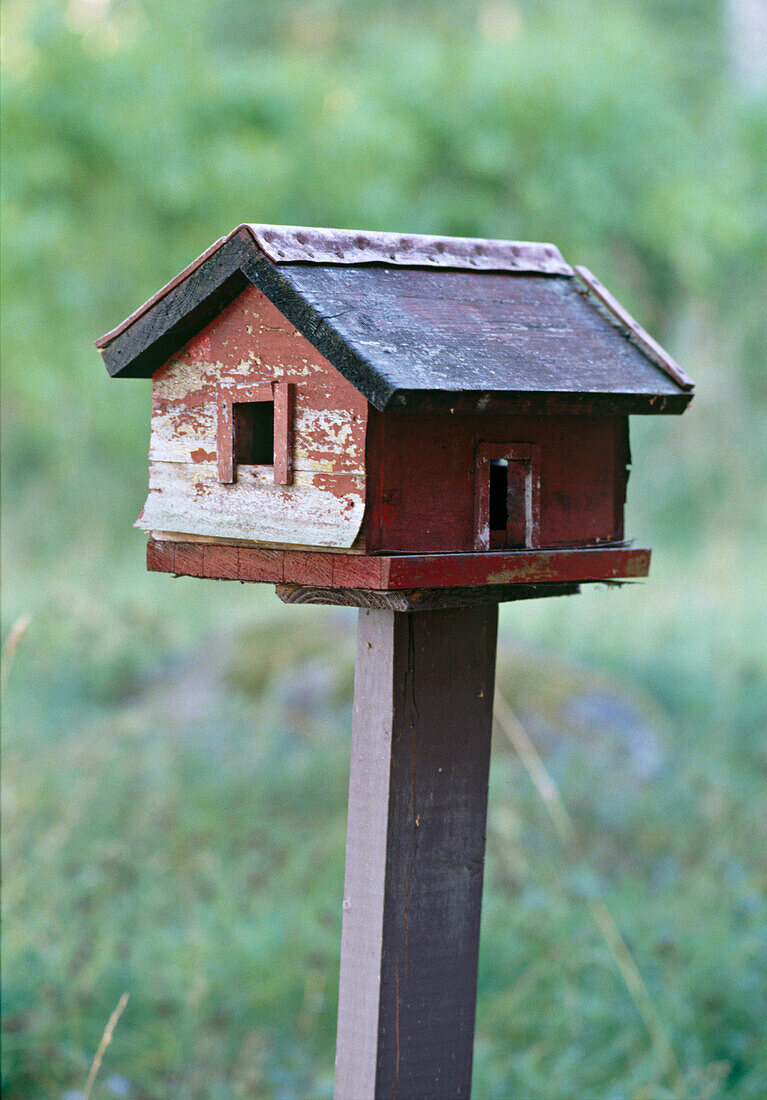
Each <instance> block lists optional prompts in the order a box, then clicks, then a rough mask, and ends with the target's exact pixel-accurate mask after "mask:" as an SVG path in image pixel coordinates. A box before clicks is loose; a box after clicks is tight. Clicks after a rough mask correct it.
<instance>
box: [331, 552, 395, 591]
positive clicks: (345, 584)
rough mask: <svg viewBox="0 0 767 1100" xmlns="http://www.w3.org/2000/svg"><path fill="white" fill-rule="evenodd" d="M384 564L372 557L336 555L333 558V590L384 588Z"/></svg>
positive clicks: (380, 559) (364, 555)
mask: <svg viewBox="0 0 767 1100" xmlns="http://www.w3.org/2000/svg"><path fill="white" fill-rule="evenodd" d="M384 569H385V562H384V561H383V559H382V558H378V557H375V556H372V555H370V556H369V555H367V554H359V555H357V556H352V555H347V554H336V555H334V557H333V587H334V588H385V587H386V585H385V583H384V581H383V570H384Z"/></svg>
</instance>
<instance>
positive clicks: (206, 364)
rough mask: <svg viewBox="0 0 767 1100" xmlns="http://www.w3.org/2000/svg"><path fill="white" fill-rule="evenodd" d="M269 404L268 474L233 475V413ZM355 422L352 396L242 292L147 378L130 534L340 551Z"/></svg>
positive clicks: (355, 530) (358, 433) (345, 533)
mask: <svg viewBox="0 0 767 1100" xmlns="http://www.w3.org/2000/svg"><path fill="white" fill-rule="evenodd" d="M271 399H273V400H274V402H275V460H276V461H275V464H274V466H273V467H272V466H269V467H266V466H265V467H256V466H253V467H248V466H238V467H237V469H235V466H234V461H233V452H232V404H233V402H235V401H240V402H242V401H252V400H271ZM366 421H367V403H366V402H365V400H364V399H363V398H362V397H361V396H360V395H359V393H358V392H357V391H356V390H355V389H354V387H353V386H351V385H350V384H349V383H348V382H347V381H345V379H343V378H342V377H341V375H339V373H338V372H337V371H336V370H335V369H334V368H333V367H332V366H331V365H330V364H329V363H328V362H327V361H326V360H324V359H323V358H322V356H321V355H319V354H318V353H317V352H316V351H315V349H314V348H313V347H312V345H311V344H310V343H309V342H308V341H307V340H306V339H305V338H304V337H303V336H301V335H300V334H299V333H297V332H296V330H295V328H294V327H293V326H292V325H291V324H290V323H289V322H288V321H287V320H286V319H285V318H284V317H283V316H282V315H281V314H280V313H279V312H278V311H277V310H276V309H275V308H274V306H273V305H272V303H271V302H270V301H269V300H268V299H267V298H265V296H264V295H263V294H262V293H261V292H260V291H259V290H257V289H256V288H254V287H248V288H246V289H245V290H244V291H243V292H242V293H241V294H240V295H239V296H238V297H237V298H236V299H235V300H234V301H233V302H231V303H230V304H229V305H228V306H227V308H225V309H224V310H223V311H222V312H221V314H220V315H219V316H218V317H217V318H216V319H215V320H214V321H213V322H212V323H211V324H210V325H208V326H207V327H206V328H205V329H204V330H203V331H201V332H200V333H198V334H197V335H196V336H195V337H194V338H193V339H192V340H190V341H189V342H188V343H187V345H186V346H185V347H184V348H183V349H182V350H181V351H180V352H179V353H178V354H177V355H175V356H173V357H172V358H171V359H170V360H169V361H168V362H167V363H166V364H165V365H164V366H163V367H162V368H161V369H160V370H158V371H157V372H156V373H155V376H154V379H153V403H152V426H151V442H150V452H149V455H150V460H151V466H150V492H149V498H148V500H147V503H146V505H145V507H144V511H143V515H142V517H141V519H140V520H139V525H140V526H142V527H143V528H145V529H147V530H154V529H157V530H167V531H185V532H187V533H189V534H190V535H199V536H207V537H215V536H216V535H218V536H220V537H222V538H228V539H247V540H251V541H256V542H266V543H272V544H274V543H276V544H278V545H279V544H294V545H303V546H319V547H331V546H334V547H338V548H343V549H345V548H347V547H350V546H352V545H353V543H354V542H355V540H356V539H357V536H358V534H359V531H360V527H361V524H362V517H363V514H364V501H365V464H364V453H365V426H366ZM214 463H215V464H216V467H215V468H216V469H217V478H216V480H218V481H219V482H220V484H219V486H218V488H217V487H216V485H215V484H214V481H213V478H212V476H211V472H212V470H213V469H214V467H213V464H214ZM269 480H271V481H272V482H273V484H272V486H271V492H270V491H269V489H270V487H269V486H268V484H267V482H268V481H269ZM275 489H277V490H279V491H278V492H277V493H276V494H275V491H274V490H275Z"/></svg>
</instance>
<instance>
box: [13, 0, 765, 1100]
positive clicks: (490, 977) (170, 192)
mask: <svg viewBox="0 0 767 1100" xmlns="http://www.w3.org/2000/svg"><path fill="white" fill-rule="evenodd" d="M760 20H761V24H760ZM2 22H3V27H2V32H3V33H2V46H3V52H4V58H3V81H4V88H3V115H4V117H3V132H2V140H3V145H4V148H3V172H2V187H3V204H2V233H3V250H2V263H3V294H4V305H3V333H2V336H3V372H4V379H3V439H2V444H3V464H2V476H3V567H4V581H5V583H4V593H3V597H4V598H3V612H2V615H3V638H5V639H8V637H9V633H10V632H11V630H12V627H13V625H14V624H19V623H20V620H22V621H21V624H20V625H18V628H17V631H16V635H15V641H14V637H12V638H11V641H10V642H6V666H5V673H6V676H7V685H6V692H5V697H4V701H3V712H4V746H3V765H4V767H3V772H4V779H3V781H4V792H3V813H4V819H3V848H4V858H5V876H6V880H5V887H4V891H3V904H4V918H5V924H4V927H5V934H4V943H3V964H4V965H3V999H4V1005H3V1027H4V1031H3V1044H2V1056H3V1071H2V1072H3V1088H4V1091H5V1095H7V1097H8V1100H12V1098H22V1097H23V1098H25V1100H29V1098H37V1097H67V1098H69V1100H72V1098H74V1097H77V1096H79V1095H81V1090H82V1088H83V1084H84V1081H85V1077H86V1074H87V1071H88V1067H89V1065H90V1063H91V1059H92V1057H93V1054H94V1051H95V1049H96V1046H97V1044H98V1040H99V1037H100V1036H101V1033H102V1030H103V1028H104V1026H105V1023H106V1021H107V1018H108V1016H109V1014H110V1012H111V1011H112V1009H113V1008H114V1007H115V1005H116V1003H117V1001H118V998H119V997H120V995H121V994H122V993H123V992H124V991H128V992H129V993H130V1001H129V1003H128V1006H127V1009H126V1010H125V1013H124V1015H123V1016H122V1018H121V1020H120V1021H119V1023H118V1025H117V1028H116V1031H115V1036H114V1040H113V1042H112V1044H111V1046H110V1047H109V1048H108V1050H107V1052H106V1055H105V1060H104V1065H103V1068H102V1070H101V1073H100V1075H99V1078H98V1082H97V1085H96V1087H95V1089H94V1092H93V1096H99V1097H111V1096H121V1097H123V1096H124V1097H130V1098H138V1097H151V1098H155V1097H157V1098H165V1097H170V1098H198V1097H199V1098H230V1097H265V1098H266V1097H269V1098H276V1100H294V1098H296V1100H302V1098H305V1097H318V1098H320V1097H330V1096H331V1095H332V1075H333V1046H334V1029H335V1009H336V996H337V994H336V984H337V972H338V953H339V943H340V924H341V909H340V899H341V891H342V882H343V845H344V829H345V821H344V815H345V799H346V783H347V770H348V743H349V727H350V713H351V710H350V707H351V690H352V676H353V635H354V615H353V613H346V612H344V611H342V610H338V611H333V612H331V611H323V610H322V609H319V608H294V609H287V608H284V607H282V606H281V605H280V604H278V601H277V600H276V599H275V597H274V595H273V593H272V592H271V590H270V589H269V588H266V587H264V588H263V589H261V588H259V587H256V586H253V587H241V586H239V585H230V584H226V583H221V584H213V583H212V582H208V583H202V582H199V581H193V580H186V579H185V580H173V579H172V578H170V577H166V576H159V575H151V576H150V575H148V574H146V572H145V571H144V562H143V554H144V537H143V535H141V534H140V533H139V532H137V531H135V530H133V529H132V527H131V524H132V522H133V520H134V519H135V517H136V515H137V513H138V510H139V508H140V506H141V504H142V503H143V498H144V493H145V487H146V450H147V442H148V421H149V409H150V392H149V390H150V387H149V385H148V384H147V383H145V382H141V381H125V382H115V381H110V380H109V379H107V376H106V373H105V371H104V369H103V366H102V365H101V363H100V361H99V357H98V355H97V353H96V352H95V350H94V348H93V343H92V342H93V340H94V338H95V337H96V336H98V335H99V334H100V333H102V332H104V331H105V330H107V329H109V328H110V327H111V326H112V325H114V324H115V323H117V322H118V321H119V320H121V319H122V318H123V317H124V316H125V315H126V314H127V313H129V312H130V311H131V310H132V309H134V308H135V307H136V306H137V305H138V304H139V303H140V302H142V301H143V300H144V299H145V298H147V297H148V296H149V295H150V294H151V293H153V292H154V291H155V290H156V289H157V288H158V287H159V286H161V285H162V284H163V283H164V282H166V281H167V280H168V279H169V278H170V277H171V276H172V275H173V274H175V273H176V272H177V271H178V270H180V269H181V268H182V267H183V266H185V265H186V264H187V263H188V262H189V261H190V260H191V259H193V258H194V257H195V256H196V255H197V254H198V253H199V252H201V251H202V250H203V249H204V248H205V247H207V245H208V244H210V243H211V242H212V241H213V240H214V239H216V238H217V237H219V236H221V235H222V234H223V233H225V232H228V231H229V230H230V229H231V228H232V227H233V226H234V225H236V224H237V223H239V222H241V221H246V220H248V221H271V222H285V223H290V224H296V223H299V224H300V223H304V224H310V225H331V226H350V227H365V228H375V229H390V230H405V231H414V232H427V233H448V234H469V235H475V234H476V235H488V236H502V237H513V238H514V237H515V238H520V239H530V240H553V241H554V242H556V244H558V245H559V246H560V247H561V249H562V251H563V253H564V255H565V257H566V258H567V259H569V260H571V261H572V262H581V263H585V264H587V265H588V266H589V267H591V269H592V270H593V271H595V272H596V274H597V275H598V276H599V277H600V278H601V279H603V280H604V281H605V282H606V284H607V285H608V286H609V287H610V289H611V290H613V291H614V292H615V293H616V294H617V295H618V296H619V297H620V299H621V300H622V301H623V302H624V303H625V304H626V306H627V307H628V308H629V309H630V310H631V312H632V313H634V314H635V316H637V317H638V318H639V319H640V321H642V322H643V323H644V324H645V325H646V327H648V328H649V329H650V330H651V331H652V332H653V334H654V335H656V336H657V337H658V338H659V339H660V340H661V342H662V343H664V344H665V346H667V347H668V348H669V350H670V351H671V352H672V354H674V355H675V356H676V357H677V358H678V359H679V361H680V362H681V363H682V364H683V366H684V367H685V368H686V369H687V370H688V371H689V372H690V373H691V374H692V375H693V376H694V377H695V378H696V381H697V382H698V391H697V396H696V398H695V400H694V402H693V405H692V407H691V409H690V411H689V412H688V413H687V414H686V415H685V416H684V417H683V418H682V419H681V420H679V419H676V418H672V417H668V418H662V419H660V418H659V419H646V420H643V419H642V418H635V420H634V421H633V422H632V443H633V452H634V466H635V473H634V477H633V480H632V481H631V483H630V485H629V501H628V528H629V531H630V533H631V534H633V535H634V536H635V537H636V538H637V540H638V541H639V542H640V543H641V544H644V545H651V546H653V548H654V558H653V568H652V574H651V578H650V581H649V582H648V583H647V584H642V585H637V586H636V587H632V588H630V589H624V590H621V591H618V592H616V591H612V590H606V589H602V588H594V589H591V590H589V591H587V592H585V593H584V594H582V595H580V596H578V597H576V598H572V599H568V600H551V601H539V602H533V603H525V604H520V605H518V606H508V607H506V608H505V609H504V610H503V613H502V628H501V655H500V659H499V682H500V686H501V688H502V690H503V691H504V694H505V695H506V697H507V698H508V699H509V701H510V702H511V704H512V706H513V707H514V708H515V710H516V712H517V714H518V715H519V716H520V718H521V719H522V721H523V722H524V723H525V726H526V728H527V729H528V731H529V733H530V736H531V738H532V739H533V741H534V743H535V745H536V746H537V748H538V750H539V751H540V753H541V754H542V756H543V758H544V761H545V764H546V767H547V768H548V769H549V771H550V772H551V774H552V776H553V777H554V779H555V780H556V782H557V784H558V785H559V788H560V790H561V793H562V797H563V799H564V802H565V804H566V806H567V807H568V810H569V812H570V813H571V815H572V817H573V819H574V821H575V825H576V828H577V830H578V832H579V835H580V837H581V845H582V856H581V858H579V859H578V860H573V859H572V858H570V857H567V856H566V855H564V854H563V853H562V851H561V850H560V848H559V846H558V843H557V840H556V836H555V833H554V831H553V829H552V826H551V822H550V821H549V818H548V817H547V815H546V810H545V807H544V805H543V803H542V802H541V800H540V798H539V797H538V795H537V793H536V790H535V788H534V787H533V785H532V784H531V782H530V780H529V777H528V775H527V773H526V772H525V770H524V768H523V766H522V764H521V763H520V761H519V759H518V758H517V757H516V755H515V754H514V751H513V749H512V747H511V745H510V744H509V743H504V741H503V738H499V739H498V743H497V744H496V745H495V747H494V758H493V767H492V775H491V799H490V811H489V822H488V862H487V870H486V895H485V908H484V916H483V930H482V947H481V957H480V983H479V1004H478V1021H477V1044H476V1055H475V1074H474V1095H475V1097H476V1098H477V1100H490V1098H504V1100H505V1098H507V1097H508V1098H511V1097H524V1098H528V1097H530V1098H539V1097H540V1098H571V1097H578V1098H579V1097H609V1098H616V1100H617V1098H622V1097H632V1098H634V1097H635V1098H647V1100H649V1098H663V1097H670V1096H675V1097H676V1096H679V1097H681V1096H686V1097H699V1098H703V1097H718V1096H728V1097H730V1096H731V1097H737V1098H739V1100H745V1098H747V1097H748V1098H755V1100H756V1098H763V1097H764V1096H765V1094H767V1039H766V1038H765V1019H766V1018H767V899H766V890H765V887H766V886H767V675H766V674H767V624H766V622H765V596H767V591H766V589H767V581H766V579H765V578H766V577H767V569H766V568H765V564H766V556H765V551H764V545H765V535H766V534H767V518H766V516H767V509H765V493H766V492H767V427H766V425H767V417H766V416H765V413H766V412H767V369H766V367H767V363H766V362H765V346H766V345H767V309H765V302H767V263H766V260H767V93H766V91H765V76H766V75H767V74H766V73H765V60H764V59H765V55H767V46H766V47H765V49H761V48H760V39H759V28H760V26H761V28H762V32H763V33H764V23H765V12H764V5H763V4H761V3H760V2H758V0H752V2H749V0H727V2H725V0H633V2H628V0H611V2H610V3H598V2H597V3H595V2H591V3H587V2H586V0H550V2H546V3H542V2H535V0H515V2H511V0H486V2H483V3H475V2H471V0H465V2H461V0H453V2H451V3H448V4H445V3H440V2H439V0H410V2H409V3H407V4H405V3H402V4H398V3H393V2H389V3H383V2H380V0H355V2H353V3H352V2H345V0H323V2H321V3H293V2H286V0H283V2H282V3H276V2H261V3H257V4H254V3H247V2H246V0H220V2H218V3H215V4H211V3H204V2H202V0H186V2H185V3H183V4H182V3H168V2H167V0H166V2H165V3H160V2H159V0H68V2H67V3H64V2H53V0H4V2H3V5H2ZM761 42H762V44H763V45H764V44H765V43H767V38H762V39H761ZM23 616H30V617H31V618H30V622H29V625H28V628H27V629H26V632H25V633H24V634H23V637H20V638H19V635H20V634H21V627H22V626H23V622H24V620H23ZM16 642H17V644H15V643H16ZM14 644H15V652H14V653H11V650H12V649H13V648H14ZM595 901H598V902H599V903H600V904H602V903H604V905H606V906H607V909H608V910H609V912H610V913H611V914H612V916H613V917H614V919H615V921H616V923H617V925H618V927H619V928H620V929H621V931H622V933H623V935H624V936H625V939H626V942H627V945H628V947H629V950H630V951H631V953H632V955H633V958H634V961H635V963H636V966H637V967H638V970H639V972H640V973H641V975H642V978H643V980H644V982H645V983H646V985H647V989H648V994H649V998H650V1003H651V1005H652V1012H653V1013H654V1019H655V1030H654V1032H653V1029H650V1030H648V1028H647V1027H646V1026H645V1023H646V1021H644V1020H643V1018H642V1016H641V1015H640V1013H639V1011H638V1006H637V1004H636V1003H635V1000H634V998H633V997H632V996H631V994H630V992H629V990H628V988H627V986H626V984H625V983H624V981H623V979H622V977H621V975H620V973H619V970H618V969H617V966H616V959H615V958H614V957H613V954H612V953H611V952H610V950H609V949H608V947H607V945H606V943H605V941H604V940H603V938H602V937H601V936H600V933H599V931H598V930H597V928H596V927H595V925H594V923H593V921H592V919H591V914H590V909H589V904H591V905H592V907H593V904H594V902H595ZM661 1032H662V1033H663V1034H665V1036H666V1037H667V1039H668V1041H669V1042H670V1044H671V1047H672V1048H673V1051H674V1056H675V1059H676V1062H677V1063H678V1067H677V1068H674V1067H672V1068H671V1069H669V1067H668V1065H667V1064H664V1062H663V1059H662V1057H661V1054H662V1049H661V1048H662V1044H660V1045H659V1039H658V1035H659V1034H660V1033H661Z"/></svg>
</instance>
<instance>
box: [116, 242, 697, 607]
mask: <svg viewBox="0 0 767 1100" xmlns="http://www.w3.org/2000/svg"><path fill="white" fill-rule="evenodd" d="M97 346H98V347H99V349H100V351H101V353H102V355H103V357H104V360H105V363H106V366H107V369H108V371H109V373H110V374H111V375H113V376H119V377H150V376H151V377H152V385H153V408H152V424H151V442H150V450H149V458H150V468H149V495H148V497H147V501H146V504H145V505H144V508H143V510H142V513H141V516H140V517H139V519H138V521H137V526H139V527H141V528H143V529H145V530H146V531H148V532H149V535H150V539H149V551H148V564H149V568H150V569H153V570H160V571H167V572H171V573H175V574H188V575H192V576H205V577H216V578H228V579H237V580H241V581H270V582H274V583H276V584H277V585H279V586H280V591H281V594H282V595H283V596H284V597H285V598H290V595H289V593H290V591H291V588H292V587H301V588H307V587H309V588H313V589H323V590H329V592H331V591H332V592H335V593H336V595H337V597H338V600H339V602H342V599H343V597H342V593H344V592H350V591H351V592H354V591H355V590H358V591H359V590H368V591H377V592H384V591H388V592H390V593H397V592H398V593H400V596H401V598H402V599H404V600H406V599H407V597H406V596H405V594H406V593H412V592H414V591H418V590H424V589H429V588H432V587H439V588H445V587H461V588H471V587H474V586H485V587H487V586H492V587H493V588H494V589H495V590H496V591H497V593H498V598H499V599H502V598H504V596H503V593H504V590H505V589H506V588H507V587H508V586H509V585H514V586H534V588H532V589H530V594H537V595H542V594H546V593H547V592H549V591H550V592H551V593H552V594H554V593H558V592H560V591H562V590H563V589H562V587H561V586H563V585H564V586H567V590H568V591H569V590H572V586H573V585H577V584H579V583H581V582H587V581H600V580H621V579H626V578H634V577H640V576H644V575H645V574H646V573H647V570H648V566H649V551H647V550H644V549H638V548H635V547H632V546H631V545H630V544H629V543H628V542H627V541H626V538H625V533H624V526H623V511H624V501H625V496H626V483H627V479H628V472H629V466H630V452H629V437H628V417H629V415H630V414H632V413H635V414H656V413H680V412H682V411H683V410H684V408H685V407H686V406H687V404H688V402H689V401H690V397H691V390H692V383H691V381H690V379H689V378H688V377H687V376H686V375H685V374H684V372H683V371H682V370H681V368H680V367H679V366H678V365H677V364H676V363H675V362H674V361H673V360H672V359H671V357H670V356H669V355H667V354H666V353H665V352H664V351H663V349H662V348H660V347H659V345H658V344H657V343H656V342H655V341H654V340H653V339H652V338H651V337H650V336H649V335H648V334H647V333H646V332H645V331H644V330H643V329H642V328H641V327H640V326H639V325H638V324H637V323H636V322H635V321H634V320H633V319H632V318H631V317H630V316H629V315H628V314H627V313H626V311H625V310H624V309H623V308H622V307H621V306H620V304H619V303H618V302H617V301H616V300H615V299H614V298H613V297H612V295H611V294H610V293H609V292H608V291H607V290H606V289H605V288H604V287H603V286H602V285H601V284H600V283H599V282H598V281H597V280H596V279H595V278H594V277H593V276H592V275H591V274H590V272H589V271H587V270H586V269H585V268H582V267H575V268H573V267H570V266H569V265H568V264H567V263H566V262H565V261H564V259H563V258H562V256H561V254H560V252H559V251H558V249H556V248H555V247H554V246H553V245H550V244H531V243H518V242H510V241H498V240H478V239H463V238H449V237H448V238H439V237H426V236H412V235H403V234H392V233H358V232H351V231H339V230H327V229H301V228H289V227H281V226H268V225H242V226H240V227H239V228H237V229H235V230H234V231H233V232H232V233H231V234H230V235H229V236H228V237H224V238H221V240H219V241H217V242H216V243H215V244H214V245H212V246H211V247H210V248H209V249H208V250H207V251H206V252H204V253H203V254H202V255H201V256H200V257H199V258H198V259H197V260H195V261H194V263H192V264H191V265H190V266H189V267H188V268H186V270H184V271H182V272H181V274H179V275H177V276H176V278H175V279H173V280H171V282H169V283H168V284H167V286H165V287H163V288H162V289H161V290H160V291H158V293H157V294H155V295H154V297H153V298H150V300H149V301H148V302H146V303H145V304H144V305H143V306H141V307H140V308H139V309H138V310H137V311H136V312H135V313H133V314H132V315H131V316H130V317H128V318H127V319H126V320H125V321H123V323H122V324H121V325H119V326H118V327H117V328H116V329H114V330H113V331H112V332H110V333H108V334H107V335H106V336H103V337H102V338H101V339H100V340H99V341H98V342H97ZM540 586H552V587H550V588H542V587H540ZM520 594H521V593H520ZM295 598H300V596H295ZM392 598H394V597H392ZM403 606H404V604H403Z"/></svg>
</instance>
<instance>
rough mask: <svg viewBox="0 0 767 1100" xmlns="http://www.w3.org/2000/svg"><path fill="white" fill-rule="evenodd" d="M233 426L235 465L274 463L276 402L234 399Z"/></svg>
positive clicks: (267, 464) (269, 464) (271, 464)
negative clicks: (235, 400)
mask: <svg viewBox="0 0 767 1100" xmlns="http://www.w3.org/2000/svg"><path fill="white" fill-rule="evenodd" d="M232 429H233V433H234V438H233V440H232V457H233V459H234V463H235V465H237V466H273V465H274V401H237V402H235V403H234V404H233V405H232Z"/></svg>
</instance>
